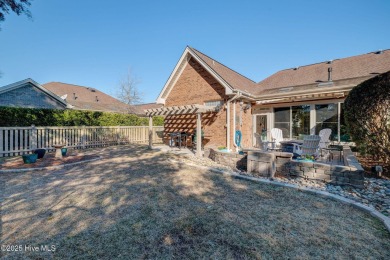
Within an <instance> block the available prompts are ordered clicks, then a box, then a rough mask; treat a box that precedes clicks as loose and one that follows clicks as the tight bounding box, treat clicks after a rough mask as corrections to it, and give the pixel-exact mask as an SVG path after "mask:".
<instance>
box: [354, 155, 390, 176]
mask: <svg viewBox="0 0 390 260" xmlns="http://www.w3.org/2000/svg"><path fill="white" fill-rule="evenodd" d="M356 157H357V158H358V160H359V163H360V164H361V165H362V167H363V169H364V171H365V175H366V176H367V177H376V175H375V174H374V173H372V171H371V167H373V166H376V165H381V166H382V167H383V173H382V176H386V177H389V178H390V167H389V166H386V165H384V163H383V162H381V161H378V160H374V159H373V158H372V157H371V156H361V155H358V156H356Z"/></svg>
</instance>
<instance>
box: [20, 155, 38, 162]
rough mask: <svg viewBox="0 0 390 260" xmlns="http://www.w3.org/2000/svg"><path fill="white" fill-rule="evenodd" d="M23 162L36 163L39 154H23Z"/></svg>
mask: <svg viewBox="0 0 390 260" xmlns="http://www.w3.org/2000/svg"><path fill="white" fill-rule="evenodd" d="M22 158H23V162H24V163H26V164H28V163H35V162H36V161H37V159H38V154H36V153H32V154H23V155H22Z"/></svg>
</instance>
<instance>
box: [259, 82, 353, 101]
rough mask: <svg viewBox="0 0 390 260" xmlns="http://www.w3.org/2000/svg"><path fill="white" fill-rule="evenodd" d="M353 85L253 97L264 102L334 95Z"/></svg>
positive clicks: (349, 88)
mask: <svg viewBox="0 0 390 260" xmlns="http://www.w3.org/2000/svg"><path fill="white" fill-rule="evenodd" d="M354 86H355V85H345V86H341V87H330V88H323V87H322V88H319V89H315V90H314V91H313V90H312V91H308V90H301V91H296V92H293V91H291V92H283V93H275V94H269V95H258V96H256V97H255V99H256V100H257V101H259V100H264V99H267V98H270V99H271V98H272V99H273V98H289V97H292V96H295V95H301V94H305V95H307V94H325V93H334V92H339V91H342V90H351V89H352V88H353V87H354Z"/></svg>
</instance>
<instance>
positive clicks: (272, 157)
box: [209, 147, 364, 188]
mask: <svg viewBox="0 0 390 260" xmlns="http://www.w3.org/2000/svg"><path fill="white" fill-rule="evenodd" d="M245 152H246V153H247V155H240V154H236V153H225V152H219V151H218V150H214V149H210V154H209V158H211V159H212V160H214V161H215V162H217V163H220V164H223V165H226V166H229V167H230V168H232V169H239V170H247V172H248V173H251V174H253V175H254V176H258V177H273V176H274V175H275V174H278V175H284V176H286V177H301V178H305V179H315V180H322V181H325V182H329V183H332V184H335V185H351V186H354V187H356V188H363V187H364V170H363V168H362V167H361V166H360V164H359V163H358V161H357V159H356V158H354V156H353V153H352V152H351V151H350V149H349V147H344V157H345V158H344V161H345V164H346V165H345V166H338V165H337V166H335V165H329V164H325V163H319V162H304V161H297V160H294V159H292V157H293V154H292V153H285V152H264V151H259V150H246V151H245Z"/></svg>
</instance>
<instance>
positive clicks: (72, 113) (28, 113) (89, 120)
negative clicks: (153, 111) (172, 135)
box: [0, 107, 164, 127]
mask: <svg viewBox="0 0 390 260" xmlns="http://www.w3.org/2000/svg"><path fill="white" fill-rule="evenodd" d="M32 124H34V125H36V126H82V125H85V126H142V125H148V124H149V120H148V118H145V117H139V116H136V115H133V114H120V113H110V112H96V111H84V110H56V109H37V108H14V107H0V127H17V126H31V125H32ZM153 125H155V126H162V125H164V118H162V117H158V116H157V117H153Z"/></svg>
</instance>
